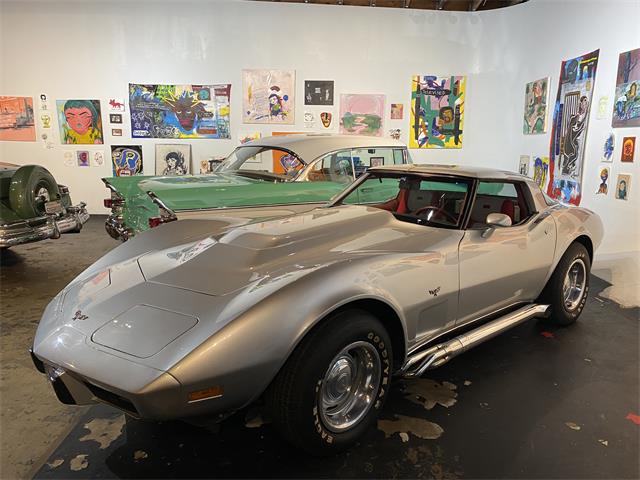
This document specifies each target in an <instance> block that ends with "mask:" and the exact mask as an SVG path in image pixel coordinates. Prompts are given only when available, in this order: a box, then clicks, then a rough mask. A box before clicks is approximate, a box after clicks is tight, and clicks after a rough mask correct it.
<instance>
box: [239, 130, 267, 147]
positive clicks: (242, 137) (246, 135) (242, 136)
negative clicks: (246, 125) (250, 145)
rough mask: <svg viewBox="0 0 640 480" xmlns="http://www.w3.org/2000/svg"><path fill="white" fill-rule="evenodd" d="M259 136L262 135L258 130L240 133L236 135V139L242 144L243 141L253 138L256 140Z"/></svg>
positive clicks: (249, 140)
mask: <svg viewBox="0 0 640 480" xmlns="http://www.w3.org/2000/svg"><path fill="white" fill-rule="evenodd" d="M261 137H262V133H260V132H252V133H241V134H240V135H239V136H238V141H239V142H240V145H242V144H244V143H247V142H251V141H253V140H258V139H259V138H261Z"/></svg>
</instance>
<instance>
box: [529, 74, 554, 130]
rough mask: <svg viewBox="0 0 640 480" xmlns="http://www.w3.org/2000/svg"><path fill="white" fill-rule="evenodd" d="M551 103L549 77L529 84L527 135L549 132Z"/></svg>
mask: <svg viewBox="0 0 640 480" xmlns="http://www.w3.org/2000/svg"><path fill="white" fill-rule="evenodd" d="M548 103H549V77H546V78H541V79H540V80H536V81H535V82H530V83H527V86H526V88H525V94H524V125H523V127H522V132H523V133H524V134H525V135H530V134H534V133H546V132H547V105H548Z"/></svg>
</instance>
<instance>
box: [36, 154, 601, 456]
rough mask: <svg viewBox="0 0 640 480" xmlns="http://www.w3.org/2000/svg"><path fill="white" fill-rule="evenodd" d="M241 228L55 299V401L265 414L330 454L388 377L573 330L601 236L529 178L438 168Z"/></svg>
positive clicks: (118, 263)
mask: <svg viewBox="0 0 640 480" xmlns="http://www.w3.org/2000/svg"><path fill="white" fill-rule="evenodd" d="M243 222H244V223H243ZM246 222H247V221H246V220H234V219H233V218H230V217H224V218H211V219H208V220H184V221H180V222H174V223H169V224H166V225H164V226H162V227H160V228H158V229H154V230H151V231H147V232H144V233H141V234H140V235H138V236H136V237H135V238H134V239H133V240H131V241H129V242H127V243H126V244H123V245H121V246H119V247H117V248H115V249H114V250H113V251H111V252H110V253H108V254H107V255H105V256H104V257H102V258H101V259H100V260H98V261H97V262H96V263H95V264H93V265H92V266H91V267H89V268H88V269H87V270H85V271H84V272H83V273H82V274H80V275H79V276H78V277H77V278H76V279H75V280H74V281H73V282H72V283H70V284H69V285H68V286H67V287H66V288H65V289H64V290H63V291H62V292H60V293H59V294H58V295H57V296H56V297H55V298H54V299H53V301H52V302H51V303H50V304H49V305H48V307H47V308H46V310H45V312H44V314H43V317H42V320H41V322H40V325H39V327H38V330H37V333H36V336H35V340H34V346H33V351H32V356H33V360H34V363H35V364H36V367H37V368H38V369H39V370H40V371H42V372H43V373H46V374H47V375H48V377H49V379H50V380H51V382H52V385H53V388H54V390H55V392H56V394H57V396H58V397H59V399H60V400H61V401H62V402H65V403H69V404H86V403H92V402H105V403H108V404H111V405H113V406H115V407H117V408H119V409H121V410H123V411H124V412H126V413H127V414H129V415H132V416H135V417H140V418H146V419H160V420H161V419H172V418H186V417H199V416H203V415H206V416H209V417H214V418H219V419H222V418H224V417H225V416H227V415H228V414H230V413H233V412H234V411H236V410H238V409H241V408H243V407H245V406H247V405H249V404H251V403H253V402H255V401H258V400H259V401H264V402H265V404H266V408H267V409H268V411H269V412H270V415H271V417H272V419H273V422H274V425H275V427H276V428H277V429H278V430H279V431H280V432H281V433H282V435H283V436H284V437H285V438H286V439H288V440H289V441H291V442H292V443H294V444H295V445H298V446H300V447H302V448H304V449H306V450H307V451H310V452H313V453H315V454H327V453H331V452H334V451H337V450H340V449H342V448H345V447H347V446H348V445H350V444H351V443H352V442H354V441H355V440H356V439H357V438H358V437H359V436H360V435H361V434H362V433H363V432H364V431H365V430H366V429H367V428H369V427H370V426H371V424H372V423H373V422H375V420H376V417H377V415H378V412H379V410H380V408H381V407H382V405H383V403H384V400H385V397H386V396H387V393H388V391H389V387H390V383H391V378H392V376H393V375H403V376H419V375H422V374H423V373H424V372H425V371H426V370H428V369H430V368H434V367H437V366H439V365H442V364H443V363H445V362H447V361H448V360H450V359H451V358H453V357H454V356H456V355H458V354H460V353H462V352H464V351H465V350H467V349H469V348H471V347H473V346H474V345H476V344H478V343H480V342H483V341H485V340H487V339H489V338H491V337H493V336H495V335H497V334H499V333H501V332H503V331H505V330H507V329H508V328H511V327H513V326H515V325H517V324H519V323H521V322H524V321H526V320H528V319H531V318H533V317H540V318H544V320H545V321H551V322H555V323H556V324H560V325H569V324H571V323H573V322H574V321H575V320H576V319H577V318H578V316H579V315H580V313H581V311H582V309H583V306H584V304H585V301H586V298H587V292H588V288H589V270H590V265H591V261H592V259H593V253H594V250H595V249H596V248H597V247H598V245H599V244H600V241H601V238H602V234H603V229H602V223H601V221H600V219H599V217H598V216H597V215H596V214H594V213H593V212H591V211H589V210H587V209H584V208H577V207H566V206H563V205H560V204H558V203H556V202H555V201H553V200H551V199H549V198H547V197H546V196H545V195H544V194H543V193H542V192H541V191H540V189H539V188H538V186H537V185H536V184H535V183H534V182H533V181H532V180H530V179H528V178H526V177H523V176H521V175H517V174H512V173H509V172H503V171H497V170H489V169H480V168H463V167H457V166H442V165H441V166H437V165H397V166H389V167H379V168H371V169H369V170H368V172H367V173H366V174H365V175H363V176H362V177H360V178H359V179H358V180H357V181H356V182H355V183H353V184H352V185H351V186H350V187H348V188H347V189H346V190H345V191H344V192H342V193H341V194H339V195H338V196H336V197H335V198H334V199H333V200H332V201H331V202H330V203H329V204H327V205H326V206H325V207H322V208H317V209H315V210H312V211H310V212H306V213H301V214H297V215H292V216H289V217H285V218H278V219H273V220H267V221H254V222H251V223H246Z"/></svg>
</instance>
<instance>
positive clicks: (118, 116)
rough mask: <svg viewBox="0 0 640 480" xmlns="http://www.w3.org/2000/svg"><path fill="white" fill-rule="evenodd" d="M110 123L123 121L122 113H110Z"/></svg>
mask: <svg viewBox="0 0 640 480" xmlns="http://www.w3.org/2000/svg"><path fill="white" fill-rule="evenodd" d="M109 123H122V114H121V113H110V114H109Z"/></svg>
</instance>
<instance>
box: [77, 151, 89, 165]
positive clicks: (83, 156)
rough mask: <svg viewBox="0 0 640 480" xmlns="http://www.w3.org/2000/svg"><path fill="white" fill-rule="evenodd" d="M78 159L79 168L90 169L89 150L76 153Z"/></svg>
mask: <svg viewBox="0 0 640 480" xmlns="http://www.w3.org/2000/svg"><path fill="white" fill-rule="evenodd" d="M76 159H77V161H78V166H79V167H88V166H89V151H88V150H78V151H77V152H76Z"/></svg>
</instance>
